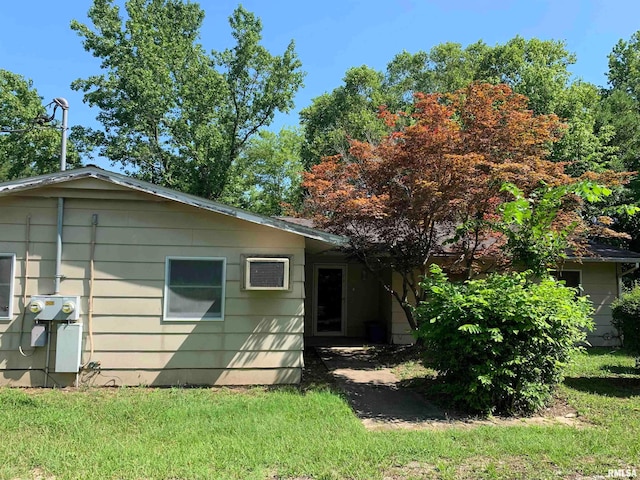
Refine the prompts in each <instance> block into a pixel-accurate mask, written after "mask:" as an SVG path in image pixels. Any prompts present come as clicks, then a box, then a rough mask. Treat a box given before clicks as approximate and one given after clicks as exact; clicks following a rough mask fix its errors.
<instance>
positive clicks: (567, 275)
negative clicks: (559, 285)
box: [551, 270, 582, 288]
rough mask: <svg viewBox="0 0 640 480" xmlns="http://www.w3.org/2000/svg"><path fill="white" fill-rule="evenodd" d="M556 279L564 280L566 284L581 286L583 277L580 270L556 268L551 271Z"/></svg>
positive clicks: (572, 286)
mask: <svg viewBox="0 0 640 480" xmlns="http://www.w3.org/2000/svg"><path fill="white" fill-rule="evenodd" d="M551 275H553V277H554V278H555V279H556V280H562V281H564V284H565V286H567V287H571V288H581V284H582V278H580V277H581V275H580V271H579V270H556V271H553V272H551Z"/></svg>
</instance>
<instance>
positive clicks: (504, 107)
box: [303, 84, 571, 328]
mask: <svg viewBox="0 0 640 480" xmlns="http://www.w3.org/2000/svg"><path fill="white" fill-rule="evenodd" d="M414 109H415V113H414V114H413V120H414V122H413V123H412V124H411V125H409V126H402V128H400V129H399V130H397V131H395V132H393V133H392V134H390V135H388V136H386V137H384V138H383V139H382V140H381V142H379V143H370V142H358V141H353V142H351V149H350V151H349V154H348V155H337V156H332V157H327V158H325V159H323V160H322V162H321V163H319V164H318V165H316V166H314V167H313V168H312V169H311V171H310V172H309V173H307V174H306V175H305V182H304V184H303V185H304V186H305V187H306V188H307V189H308V191H309V196H308V199H307V205H306V206H307V208H308V211H309V213H311V214H314V216H315V219H316V221H317V222H319V224H320V225H322V226H323V227H325V228H329V229H330V230H332V231H333V232H335V233H340V234H345V235H348V236H349V237H350V239H351V249H352V252H353V253H354V254H355V255H356V256H358V257H359V258H360V259H361V260H363V261H364V262H365V264H366V265H367V266H369V268H371V269H372V270H373V271H374V272H378V273H380V272H382V271H385V270H386V269H387V268H391V269H392V270H393V271H395V272H397V273H399V274H400V276H401V277H402V285H401V287H399V288H394V285H392V284H389V283H386V284H385V286H386V288H387V289H388V290H389V291H390V292H391V293H392V295H393V296H394V297H395V298H396V299H397V300H398V302H400V304H401V305H402V308H403V309H404V311H405V313H406V316H407V320H408V321H409V324H410V325H411V327H412V328H415V327H416V324H415V321H414V319H413V317H412V311H413V307H414V306H415V305H416V302H417V301H419V300H420V299H421V298H422V292H421V290H420V286H419V277H420V276H421V275H424V274H426V271H425V269H426V268H427V265H428V264H429V262H430V261H432V258H433V256H434V255H435V254H438V253H442V248H443V242H444V241H445V240H447V239H449V238H451V237H453V232H454V231H456V229H457V227H459V226H466V227H467V228H465V229H464V232H462V231H460V232H461V233H460V234H459V235H458V239H457V245H456V248H457V249H458V251H459V253H460V256H461V258H462V259H463V261H464V267H465V268H466V269H467V271H468V272H470V271H471V268H472V267H473V264H474V261H476V260H477V259H478V258H479V257H481V256H483V254H487V253H488V249H489V248H491V245H493V244H492V243H491V242H489V243H486V242H484V240H486V234H487V232H486V231H484V229H483V223H482V221H483V220H485V219H486V217H487V216H490V215H492V214H494V213H495V209H496V206H497V204H498V203H499V201H500V198H501V195H502V194H501V192H500V186H501V185H502V183H504V182H512V183H514V184H516V185H518V186H519V187H520V188H521V189H523V190H524V191H532V190H533V189H535V188H536V187H537V186H538V185H540V183H541V182H544V183H545V184H547V185H550V186H553V185H562V184H566V183H570V182H571V178H570V177H569V176H568V175H566V174H565V173H564V171H563V168H564V166H563V164H560V163H555V162H551V161H549V160H547V156H548V154H549V147H550V145H551V144H552V143H553V142H555V141H557V140H558V138H559V137H560V135H561V132H562V125H561V123H560V122H559V120H558V118H557V117H556V116H555V115H538V116H536V115H533V114H532V112H531V110H529V108H528V105H527V100H526V97H524V96H522V95H519V94H516V93H514V92H513V91H512V90H511V89H510V88H509V87H508V86H506V85H497V86H493V85H490V84H472V85H470V86H469V87H467V88H465V89H463V90H460V91H458V92H455V93H454V94H449V95H447V94H444V95H443V94H430V95H421V94H419V95H418V96H417V100H416V103H415V105H414ZM384 117H385V120H386V121H387V122H388V123H389V124H390V125H392V126H393V125H395V124H396V121H397V120H398V117H397V115H392V114H390V113H388V112H384ZM380 278H381V279H382V280H383V281H384V276H381V277H380Z"/></svg>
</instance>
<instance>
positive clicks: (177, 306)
mask: <svg viewBox="0 0 640 480" xmlns="http://www.w3.org/2000/svg"><path fill="white" fill-rule="evenodd" d="M226 264H227V261H226V258H218V257H214V258H211V257H167V258H166V265H165V280H164V320H186V321H193V320H223V319H224V290H225V288H224V287H225V279H226Z"/></svg>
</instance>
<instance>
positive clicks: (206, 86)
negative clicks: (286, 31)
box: [71, 0, 303, 198]
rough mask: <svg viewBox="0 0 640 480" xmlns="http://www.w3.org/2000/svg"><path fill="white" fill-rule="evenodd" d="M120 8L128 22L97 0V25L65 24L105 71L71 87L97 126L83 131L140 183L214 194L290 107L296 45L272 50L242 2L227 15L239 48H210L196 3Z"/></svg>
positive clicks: (109, 1)
mask: <svg viewBox="0 0 640 480" xmlns="http://www.w3.org/2000/svg"><path fill="white" fill-rule="evenodd" d="M125 7H126V20H125V19H124V18H123V17H122V16H121V15H120V11H119V8H118V6H116V5H114V1H113V0H94V2H93V5H92V7H91V8H90V9H89V13H88V16H89V18H90V20H91V22H92V24H93V25H92V26H88V25H84V24H81V23H80V22H78V21H73V22H72V24H71V28H72V29H73V30H75V31H76V32H78V34H79V35H80V36H81V37H82V38H83V45H84V47H85V49H86V50H87V51H88V52H91V53H92V54H93V56H95V57H96V58H99V59H100V60H101V61H102V64H101V67H102V71H103V73H101V74H98V75H93V76H90V77H88V78H86V79H78V80H76V81H75V82H73V84H72V88H74V89H75V90H81V91H83V92H84V101H85V102H87V103H88V104H89V105H90V106H94V107H98V108H99V109H100V113H99V114H98V117H97V118H98V121H99V122H100V123H102V126H103V129H102V130H92V129H85V130H84V132H79V136H81V137H83V143H85V144H87V145H93V146H94V147H95V148H97V152H98V154H100V155H102V156H104V157H106V158H108V159H109V160H111V161H112V162H114V163H121V164H122V165H123V166H125V167H128V168H129V169H130V173H132V174H134V175H136V176H138V177H140V178H142V179H144V180H148V181H151V182H153V183H157V184H161V185H164V186H168V187H172V188H176V189H179V190H182V191H186V192H188V193H192V194H196V195H199V196H202V197H207V198H217V197H218V196H219V195H220V193H221V192H222V190H223V188H224V186H225V184H226V182H227V175H228V170H229V168H230V167H231V165H232V164H233V162H234V161H235V160H236V159H237V158H238V155H239V154H240V153H241V152H242V150H243V148H244V147H245V145H246V143H247V141H248V140H249V139H250V138H251V137H252V136H254V135H255V134H256V133H257V132H258V130H259V129H260V128H261V127H263V126H267V125H269V124H270V123H271V121H272V120H273V117H274V114H275V112H276V111H283V112H287V111H289V110H290V109H291V108H292V107H293V96H294V94H295V92H296V91H297V89H298V88H299V87H300V85H301V84H302V77H303V74H302V72H301V71H300V61H299V60H298V58H297V56H296V54H295V51H294V45H293V42H292V43H290V44H289V46H288V47H287V49H286V50H285V52H284V53H283V54H282V55H280V56H274V55H271V54H270V53H269V52H268V51H267V50H266V48H265V47H263V46H262V45H261V44H260V40H261V30H262V25H261V22H260V20H259V19H258V18H256V17H255V16H254V15H253V14H252V13H250V12H248V11H247V10H245V9H244V8H243V7H241V6H240V7H238V8H237V9H236V10H235V11H234V12H233V14H232V16H231V17H230V19H229V23H230V25H231V28H232V35H233V37H234V39H235V41H236V44H235V46H234V47H233V48H232V49H227V50H224V51H222V52H215V51H214V52H212V53H211V54H207V53H206V52H205V50H204V48H203V47H202V45H200V44H199V43H198V40H199V30H200V27H201V25H202V21H203V18H204V12H203V11H202V9H201V8H200V7H199V6H198V5H197V4H196V3H188V2H184V1H182V0H128V1H127V2H126V4H125ZM80 133H83V134H82V135H81V134H80Z"/></svg>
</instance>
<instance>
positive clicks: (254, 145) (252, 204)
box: [220, 128, 303, 216]
mask: <svg viewBox="0 0 640 480" xmlns="http://www.w3.org/2000/svg"><path fill="white" fill-rule="evenodd" d="M301 145H302V136H301V134H300V133H299V132H298V131H297V130H293V129H286V128H283V129H282V130H280V132H279V133H278V134H275V133H273V132H270V131H266V130H263V131H261V132H260V133H259V134H258V136H257V137H254V138H252V139H251V140H249V142H248V144H247V147H246V149H245V150H244V151H243V152H242V153H241V154H240V156H239V157H238V158H237V159H236V161H235V162H234V163H233V165H232V166H231V169H230V171H229V181H228V182H227V186H226V187H225V189H224V191H223V193H222V196H221V197H220V201H222V202H223V203H225V204H227V205H233V206H237V207H240V208H245V209H247V210H251V211H253V212H256V213H261V214H263V215H269V216H277V215H284V214H286V213H287V210H288V209H296V207H297V206H298V204H299V202H300V199H301V193H300V182H301V181H302V170H303V167H302V162H301V160H300V148H301Z"/></svg>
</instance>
